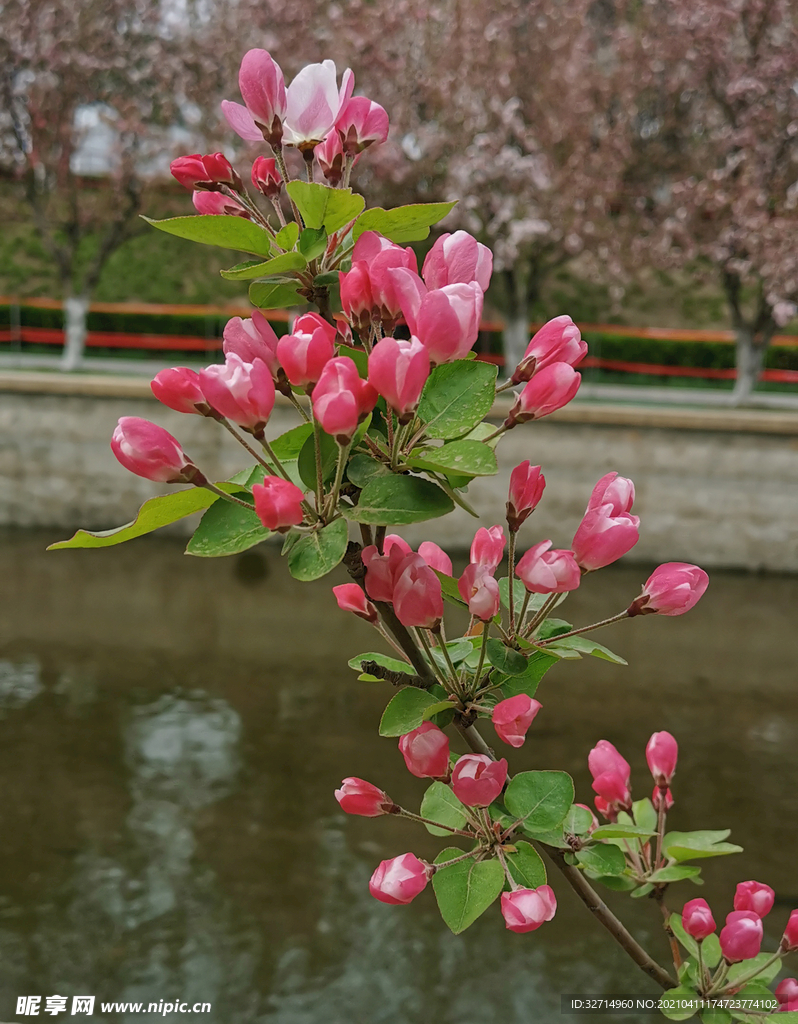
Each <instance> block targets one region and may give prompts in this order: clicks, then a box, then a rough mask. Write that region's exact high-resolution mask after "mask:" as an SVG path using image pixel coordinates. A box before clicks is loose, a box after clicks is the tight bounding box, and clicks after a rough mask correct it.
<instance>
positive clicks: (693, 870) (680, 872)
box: [648, 864, 701, 882]
mask: <svg viewBox="0 0 798 1024" xmlns="http://www.w3.org/2000/svg"><path fill="white" fill-rule="evenodd" d="M700 874H701V868H698V867H695V866H693V865H692V864H683V865H680V864H671V865H670V866H668V867H664V868H660V869H659V871H655V872H654V873H653V874H651V875H649V876H648V878H649V881H651V882H681V881H682V880H683V879H685V878H697V877H698V875H700Z"/></svg>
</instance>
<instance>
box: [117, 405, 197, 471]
mask: <svg viewBox="0 0 798 1024" xmlns="http://www.w3.org/2000/svg"><path fill="white" fill-rule="evenodd" d="M111 451H112V452H113V453H114V455H115V456H116V457H117V459H118V460H119V461H120V462H121V463H122V465H123V466H124V467H125V469H129V470H130V472H131V473H135V474H136V476H143V477H144V478H145V479H146V480H155V481H157V482H158V483H166V484H188V483H192V482H196V483H197V484H198V485H199V484H200V483H201V482H202V479H204V478H202V474H201V473H199V471H198V470H197V468H196V467H195V466H194V465H193V464H192V463H191V460H190V459H189V457H188V456H187V455H186V453H185V452H184V451H183V449H182V448H181V447H180V444H179V442H178V441H177V440H176V438H174V437H172V435H171V434H170V433H169V431H168V430H164V429H163V427H159V426H156V424H155V423H150V421H149V420H142V419H139V417H138V416H123V417H122V418H121V419H120V420H119V423H118V424H117V427H116V430H114V433H113V437H112V438H111Z"/></svg>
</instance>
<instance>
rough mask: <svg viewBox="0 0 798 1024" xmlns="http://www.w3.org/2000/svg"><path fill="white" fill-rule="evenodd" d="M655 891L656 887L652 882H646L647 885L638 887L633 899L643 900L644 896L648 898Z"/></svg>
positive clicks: (634, 891) (633, 893)
mask: <svg viewBox="0 0 798 1024" xmlns="http://www.w3.org/2000/svg"><path fill="white" fill-rule="evenodd" d="M653 891H654V886H653V885H652V884H651V883H650V882H646V883H645V885H638V887H637V888H636V889H635V890H633V892H632V899H633V900H639V899H642V897H643V896H648V894H649V893H650V892H653Z"/></svg>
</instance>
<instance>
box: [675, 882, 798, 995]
mask: <svg viewBox="0 0 798 1024" xmlns="http://www.w3.org/2000/svg"><path fill="white" fill-rule="evenodd" d="M775 898H776V894H775V892H774V891H773V889H772V888H771V887H770V886H769V885H765V884H764V883H763V882H756V881H753V880H750V881H747V882H740V883H739V884H738V885H737V889H736V891H735V894H734V904H733V905H734V909H733V910H732V911H731V912H730V913H729V914H727V915H726V923H725V924H724V926H723V928H721V930H720V935H719V936H718V942H719V945H720V953H721V956H722V958H723V959H722V962H721V964H720V965H719V966H718V968H717V970H716V972H715V974H714V975H713V974H712V973H711V972H710V971H709V970H708V969H707V967H706V966H704V965H703V964H702V961H701V959H699V973H700V976H699V979H698V988H699V991H700V992H706V991H709V990H712V991H713V992H716V993H720V994H723V987H722V986H723V985H724V981H725V978H726V974H727V972H728V969H729V967H730V966H731V965H733V964H739V963H742V962H743V961H746V960H753V959H754V958H755V957H758V956H759V953H760V951H761V949H762V942H763V939H764V932H763V926H762V921H763V918H765V917H766V916H767V915H768V914H769V913H770V911H771V909H772V908H773V903H774V901H775ZM681 924H682V928H683V929H684V931H685V932H686V933H687V935H689V936H690V938H692V939H693V940H694V941H695V942H696V943H697V944H698V947H699V951H700V950H701V948H702V946H703V943H704V942H705V940H706V939H708V938H709V936H711V935H714V934H715V932H716V931H717V925H716V923H715V918H714V916H713V914H712V909H711V908H710V906H709V904H708V903H707V901H706V900H704V899H694V900H689V901H688V902H687V903H685V905H684V908H683V909H682V915H681ZM796 949H798V910H793V911H792V912H791V913H790V917H789V920H788V922H787V926H786V928H785V929H784V932H783V934H782V937H781V941H780V943H779V947H778V950H777V951H776V952H775V953H774V954H773V955H772V957H770V958H769V960H768V961H767V962H766V963H759V964H757V965H753V967H752V969H751V970H750V972H749V973H747V974H745V975H743V976H742V978H741V977H740V976H737V977H736V978H735V979H734V982H733V985H732V990H733V991H734V992H736V991H738V990H739V989H740V988H741V987H742V985H743V984H746V983H748V982H749V981H752V980H753V979H754V978H756V977H757V975H758V974H760V973H761V972H762V971H764V970H766V969H767V968H769V967H771V966H772V965H773V964H774V963H775V962H778V961H779V960H780V959H781V958H783V957H784V956H785V955H786V954H787V953H791V952H793V951H794V950H796ZM727 984H728V983H727ZM775 995H776V999H777V1000H778V1002H779V1010H780V1011H782V1012H787V1011H794V1010H798V979H795V978H785V979H784V980H783V981H781V982H780V983H779V985H778V986H777V988H776V992H775Z"/></svg>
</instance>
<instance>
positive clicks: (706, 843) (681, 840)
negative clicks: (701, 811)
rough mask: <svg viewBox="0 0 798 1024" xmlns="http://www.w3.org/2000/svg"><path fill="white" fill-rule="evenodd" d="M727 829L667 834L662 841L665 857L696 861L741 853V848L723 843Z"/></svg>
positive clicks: (727, 832) (727, 833)
mask: <svg viewBox="0 0 798 1024" xmlns="http://www.w3.org/2000/svg"><path fill="white" fill-rule="evenodd" d="M729 832H730V830H729V829H727V828H726V829H719V830H714V831H713V830H710V829H704V830H701V831H697V832H668V833H667V834H666V836H665V838H664V839H663V841H662V849H663V850H664V852H665V854H666V856H668V857H670V858H672V859H673V860H678V861H683V860H697V859H698V858H700V857H721V856H724V855H725V854H729V853H741V852H742V849H743V848H742V846H735V845H734V843H725V842H723V840H724V839H726V837H727V836H728V835H729Z"/></svg>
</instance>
